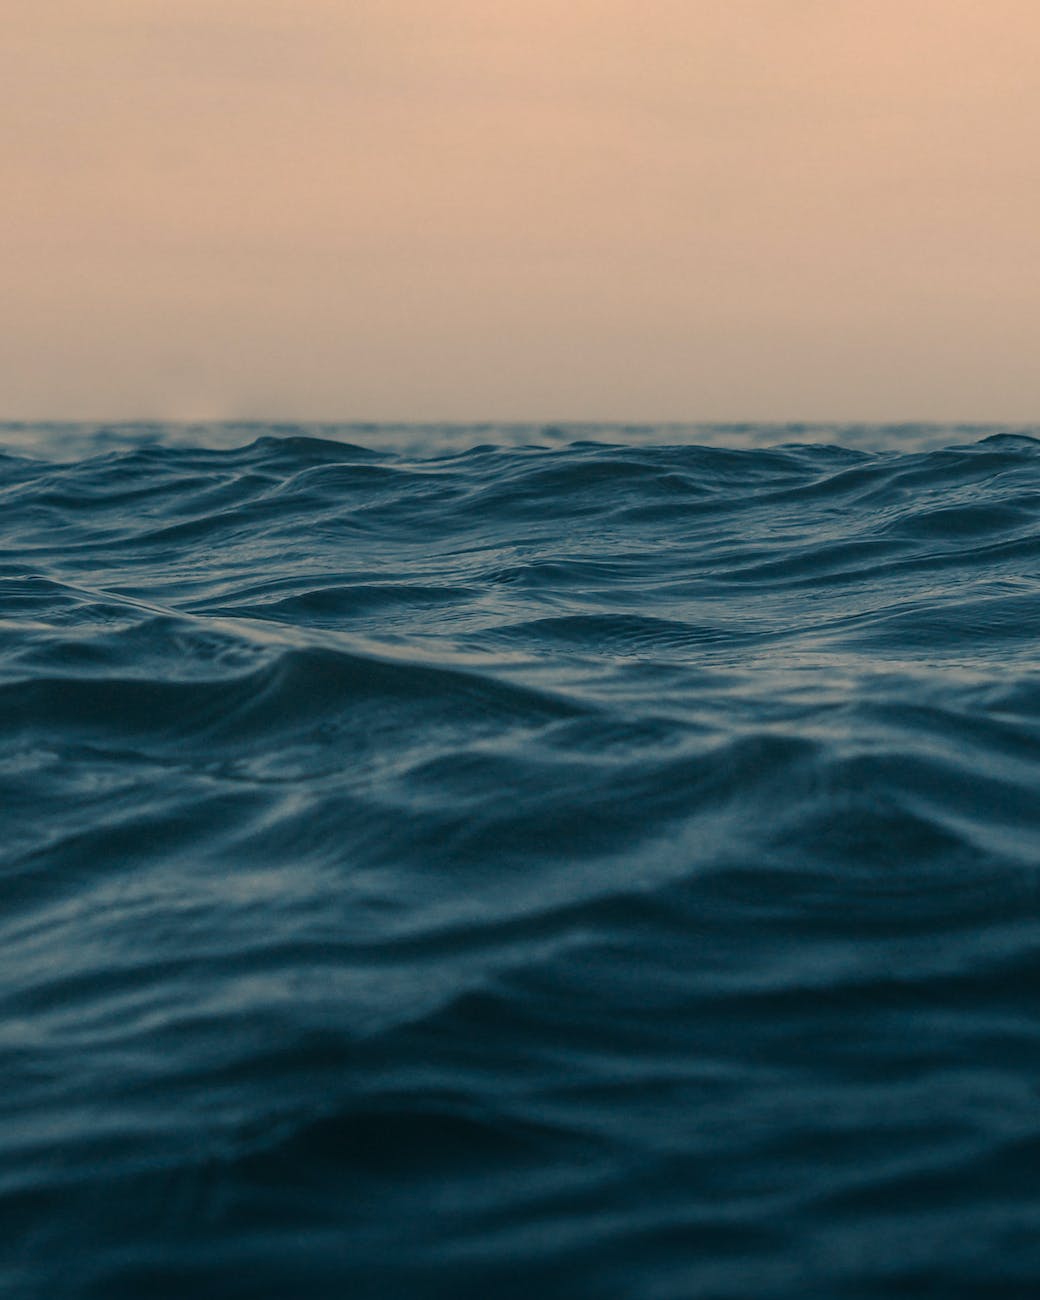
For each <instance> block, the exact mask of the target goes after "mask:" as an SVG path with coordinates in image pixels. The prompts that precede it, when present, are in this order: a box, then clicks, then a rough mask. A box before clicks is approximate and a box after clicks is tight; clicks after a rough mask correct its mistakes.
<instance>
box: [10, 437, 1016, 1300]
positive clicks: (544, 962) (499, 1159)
mask: <svg viewBox="0 0 1040 1300" xmlns="http://www.w3.org/2000/svg"><path fill="white" fill-rule="evenodd" d="M9 433H10V445H11V447H12V448H13V449H14V450H15V451H17V452H19V453H23V452H24V451H25V450H26V447H27V446H28V445H29V443H30V441H31V431H27V430H24V429H23V430H11V431H9ZM940 433H941V431H939V432H937V431H934V430H932V431H927V430H915V429H901V430H888V431H886V430H874V431H871V430H864V429H848V430H831V431H812V430H801V431H799V430H777V431H773V434H772V435H770V436H771V437H772V442H773V443H774V444H779V445H769V446H766V445H763V443H764V442H766V441H767V434H768V431H761V430H757V431H756V430H750V429H748V430H743V431H738V430H729V431H721V430H711V429H706V430H700V431H692V432H691V431H688V432H687V433H685V434H684V433H683V431H682V430H656V431H655V430H627V431H626V430H601V431H597V430H590V429H586V430H574V431H570V432H568V431H567V430H546V431H542V432H539V431H537V430H515V431H512V432H510V431H508V430H496V429H485V430H474V431H470V432H469V433H466V432H465V431H459V430H454V431H453V430H441V431H440V432H439V433H438V432H437V431H431V430H425V431H416V430H411V431H409V430H403V429H398V430H385V431H384V430H380V429H377V428H372V429H367V430H363V429H358V428H353V429H342V430H338V431H337V430H331V429H318V428H310V429H306V430H299V429H294V428H292V427H288V426H287V427H284V428H280V429H277V430H270V429H263V428H250V429H243V428H238V429H235V430H222V429H218V428H213V429H209V430H193V431H189V430H183V429H164V428H162V427H158V426H156V427H151V428H149V429H140V428H138V429H122V428H114V429H108V430H101V429H94V430H88V429H69V428H66V429H50V430H38V431H37V432H36V434H35V435H32V436H35V437H36V438H37V439H38V440H39V443H40V447H41V448H42V449H43V450H47V449H48V448H49V449H50V454H51V455H52V458H51V459H49V460H48V459H40V458H36V459H34V458H32V457H31V456H26V455H24V454H13V455H5V456H0V508H2V513H0V535H2V538H3V543H4V545H3V553H2V557H0V808H2V810H3V837H2V840H0V883H2V885H3V902H2V904H0V939H2V941H3V945H4V954H5V964H4V976H3V979H2V980H0V1007H2V1010H3V1015H2V1016H0V1047H2V1049H3V1052H4V1054H5V1088H4V1091H3V1096H2V1097H0V1153H2V1156H3V1160H2V1162H0V1216H2V1218H3V1222H4V1224H5V1234H4V1235H5V1243H4V1244H3V1245H0V1284H2V1285H3V1286H5V1287H6V1288H7V1289H9V1290H10V1291H11V1292H12V1294H21V1295H26V1296H37V1295H38V1296H41V1297H42V1296H44V1295H54V1294H68V1295H72V1296H102V1295H103V1296H105V1297H106V1300H107V1297H111V1296H122V1295H125V1296H137V1295H142V1294H156V1295H163V1294H165V1295H183V1294H185V1293H190V1292H195V1293H197V1294H199V1295H200V1296H203V1295H213V1296H218V1295H219V1296H233V1295H242V1296H247V1295H248V1296H256V1295H271V1296H272V1297H273V1296H282V1295H287V1294H308V1295H315V1296H326V1295H327V1296H329V1297H332V1296H338V1295H341V1294H345V1293H351V1294H359V1295H372V1296H380V1297H381V1296H385V1295H396V1294H401V1295H415V1296H430V1297H441V1296H449V1295H450V1296H452V1297H455V1296H470V1295H472V1296H477V1295H486V1294H496V1295H516V1296H520V1295H527V1294H530V1291H531V1289H532V1288H537V1289H540V1290H541V1291H543V1292H544V1293H545V1294H546V1295H549V1296H555V1295H560V1296H563V1295H567V1296H568V1297H571V1296H579V1297H580V1296H584V1295H587V1296H590V1297H592V1296H603V1295H639V1296H647V1297H655V1296H661V1297H669V1298H671V1297H676V1296H680V1295H688V1294H704V1295H712V1296H732V1297H743V1296H747V1295H762V1296H777V1297H783V1296H794V1295H802V1294H805V1293H806V1292H807V1291H809V1292H811V1293H813V1294H821V1295H835V1296H838V1295H849V1296H853V1295H855V1296H882V1295H892V1294H943V1295H979V1296H981V1295H987V1296H989V1295H1001V1294H1005V1295H1019V1294H1029V1293H1030V1291H1031V1289H1033V1284H1034V1283H1035V1279H1036V1278H1037V1277H1040V1256H1038V1253H1037V1247H1036V1242H1037V1241H1040V1234H1038V1233H1037V1232H1036V1228H1037V1226H1040V1199H1038V1198H1037V1196H1036V1194H1035V1192H1034V1190H1033V1188H1032V1186H1031V1183H1030V1179H1029V1170H1030V1168H1031V1162H1035V1157H1036V1153H1037V1149H1038V1143H1040V1124H1038V1121H1037V1114H1036V1105H1035V1100H1036V1098H1035V1073H1036V1060H1037V1059H1038V1058H1037V1051H1038V1047H1040V1044H1038V1041H1037V1038H1038V1030H1037V1026H1036V1017H1035V1014H1034V1007H1033V993H1032V991H1033V990H1034V989H1035V986H1036V981H1037V977H1038V975H1040V907H1038V898H1040V895H1038V892H1037V868H1038V864H1040V812H1038V808H1040V802H1038V800H1037V798H1036V792H1037V789H1038V787H1040V660H1038V658H1037V646H1038V629H1040V603H1038V602H1040V564H1038V558H1037V557H1038V545H1040V443H1037V441H1036V440H1035V439H1034V438H1032V437H1030V436H1025V435H1023V434H1015V433H1011V432H1008V431H1000V432H998V433H996V434H995V435H994V436H990V437H985V436H980V433H981V431H976V432H975V433H973V434H971V436H970V437H969V436H967V435H966V434H964V435H958V434H956V433H955V432H954V433H950V432H946V433H945V434H942V436H940ZM572 435H573V436H572ZM803 435H804V437H803ZM809 435H812V436H811V438H810V437H809ZM792 437H797V438H799V441H798V442H793V441H792ZM699 440H703V441H704V442H706V443H707V444H710V445H700V442H699ZM366 441H368V442H370V443H372V446H370V447H366V446H364V445H363V444H364V443H365V442H366ZM727 443H728V444H729V445H727ZM842 443H845V444H847V445H841V444H842Z"/></svg>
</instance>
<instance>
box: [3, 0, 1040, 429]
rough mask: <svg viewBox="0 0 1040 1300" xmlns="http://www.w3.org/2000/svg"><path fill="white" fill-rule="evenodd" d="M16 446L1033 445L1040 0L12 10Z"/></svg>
mask: <svg viewBox="0 0 1040 1300" xmlns="http://www.w3.org/2000/svg"><path fill="white" fill-rule="evenodd" d="M0 106H2V108H0V186H2V196H3V197H2V203H3V219H2V220H3V224H2V227H0V235H2V238H0V290H2V296H0V419H4V418H6V419H26V420H28V419H77V418H79V419H92V420H93V419H100V420H117V419H177V418H183V419H195V418H199V419H265V418H277V419H301V420H391V421H411V420H415V421H448V420H452V421H456V420H458V421H462V420H472V421H480V420H492V421H495V420H497V421H508V420H516V421H531V420H533V421H539V420H553V421H558V420H593V421H594V420H622V421H647V422H650V421H661V420H691V421H692V420H708V421H730V420H734V421H740V420H785V421H786V420H807V421H837V420H865V421H880V420H885V421H893V420H935V421H965V422H972V421H1004V422H1034V421H1038V420H1040V364H1038V357H1040V346H1038V345H1040V4H1038V3H1037V0H493V2H489V0H3V3H2V5H0Z"/></svg>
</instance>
